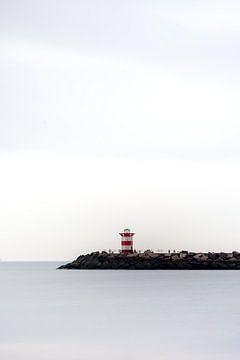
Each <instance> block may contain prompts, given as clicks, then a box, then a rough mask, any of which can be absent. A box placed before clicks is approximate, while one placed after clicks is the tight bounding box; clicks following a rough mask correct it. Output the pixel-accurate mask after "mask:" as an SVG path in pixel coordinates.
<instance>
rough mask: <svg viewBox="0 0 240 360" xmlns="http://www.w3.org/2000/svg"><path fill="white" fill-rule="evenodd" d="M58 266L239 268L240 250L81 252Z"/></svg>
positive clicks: (191, 268) (175, 268) (65, 267)
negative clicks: (75, 257) (227, 251)
mask: <svg viewBox="0 0 240 360" xmlns="http://www.w3.org/2000/svg"><path fill="white" fill-rule="evenodd" d="M58 269H74V270H91V269H92V270H240V253H239V252H238V251H233V252H231V253H226V252H217V253H216V252H188V251H180V252H173V253H169V252H167V253H157V252H153V251H151V250H146V251H144V252H142V253H139V252H133V253H112V252H106V251H102V252H99V251H96V252H92V253H90V254H86V255H80V256H79V257H78V258H77V259H76V260H74V261H72V262H70V263H68V264H65V265H62V266H60V267H59V268H58Z"/></svg>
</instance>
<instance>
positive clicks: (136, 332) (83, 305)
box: [0, 262, 240, 360]
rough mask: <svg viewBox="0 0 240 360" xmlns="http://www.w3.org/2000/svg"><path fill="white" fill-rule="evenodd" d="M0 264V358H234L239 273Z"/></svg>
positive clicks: (238, 353) (238, 340)
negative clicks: (74, 268) (71, 268)
mask: <svg viewBox="0 0 240 360" xmlns="http://www.w3.org/2000/svg"><path fill="white" fill-rule="evenodd" d="M57 265H59V264H58V263H5V262H2V263H0V359H1V360H95V359H96V360H119V359H125V360H130V359H131V360H132V359H138V360H142V359H146V358H148V360H155V359H156V360H157V359H159V360H175V359H180V360H181V359H182V360H183V359H184V360H190V359H191V360H239V359H240V346H239V344H240V271H192V272H191V271H111V270H106V271H104V270H102V271H95V270H90V271H87V270H81V271H68V270H59V271H56V270H55V268H56V267H57Z"/></svg>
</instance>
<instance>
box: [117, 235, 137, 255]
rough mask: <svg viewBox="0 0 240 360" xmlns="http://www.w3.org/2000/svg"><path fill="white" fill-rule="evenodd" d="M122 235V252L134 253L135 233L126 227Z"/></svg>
mask: <svg viewBox="0 0 240 360" xmlns="http://www.w3.org/2000/svg"><path fill="white" fill-rule="evenodd" d="M119 235H121V252H122V254H132V253H133V235H135V233H131V231H130V229H124V230H123V232H122V233H119Z"/></svg>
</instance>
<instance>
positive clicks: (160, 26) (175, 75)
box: [0, 0, 240, 259]
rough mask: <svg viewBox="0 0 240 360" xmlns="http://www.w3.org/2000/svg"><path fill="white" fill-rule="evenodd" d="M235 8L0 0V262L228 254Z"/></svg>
mask: <svg viewBox="0 0 240 360" xmlns="http://www.w3.org/2000/svg"><path fill="white" fill-rule="evenodd" d="M239 18H240V4H239V2H237V1H231V0H230V1H201V2H200V1H190V0H189V1H181V2H179V1H178V2H177V1H151V0H149V1H124V0H123V1H106V0H104V1H91V0H89V1H61V0H60V1H53V0H48V1H11V0H10V1H7V2H6V1H2V2H1V11H0V46H1V55H0V73H1V87H0V95H1V97H0V98H1V106H0V151H1V153H0V162H1V173H2V174H1V178H0V199H1V200H0V213H1V222H0V236H1V242H0V257H2V258H4V259H54V258H56V259H60V258H70V257H74V256H76V255H77V254H78V253H80V252H82V251H84V252H85V251H90V250H94V249H96V248H113V249H117V248H118V247H119V243H118V241H119V239H118V235H117V232H118V231H119V230H121V229H122V228H123V227H125V226H131V227H132V228H133V230H134V231H136V233H137V235H136V241H137V247H138V248H145V247H151V248H155V249H161V248H163V249H168V248H177V249H181V248H193V249H195V250H208V249H213V250H218V249H223V250H232V249H233V248H238V247H239V241H238V240H239V238H240V225H239V224H238V223H239V221H238V215H239V207H240V191H239V180H240V168H239V155H240V145H239V132H240V123H239V115H240V105H239V80H240V75H239V63H240V41H239V39H240V25H239Z"/></svg>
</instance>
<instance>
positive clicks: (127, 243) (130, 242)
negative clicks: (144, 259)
mask: <svg viewBox="0 0 240 360" xmlns="http://www.w3.org/2000/svg"><path fill="white" fill-rule="evenodd" d="M132 244H133V242H132V240H122V245H130V246H132Z"/></svg>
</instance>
